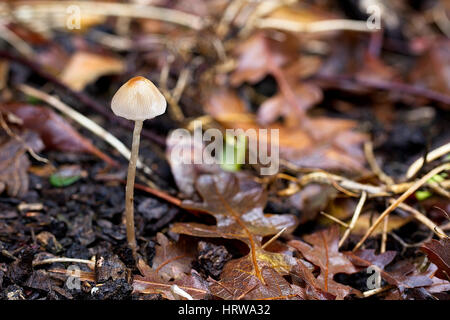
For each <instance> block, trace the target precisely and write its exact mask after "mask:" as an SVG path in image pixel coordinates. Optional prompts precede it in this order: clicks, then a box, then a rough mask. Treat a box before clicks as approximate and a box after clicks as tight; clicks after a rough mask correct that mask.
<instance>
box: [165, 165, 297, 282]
mask: <svg viewBox="0 0 450 320" xmlns="http://www.w3.org/2000/svg"><path fill="white" fill-rule="evenodd" d="M196 188H197V191H198V192H199V194H200V195H201V196H202V198H203V200H204V202H203V203H194V202H191V201H184V202H183V204H182V206H183V207H184V208H186V209H188V210H189V211H198V212H203V213H206V214H209V215H212V216H214V217H215V218H216V225H204V224H200V223H175V224H174V225H173V226H172V229H171V230H172V231H173V232H176V233H181V234H186V235H190V236H197V237H209V238H226V239H237V240H240V241H242V242H244V243H246V244H247V245H248V247H249V248H250V254H249V256H250V261H251V265H252V267H253V272H254V274H255V276H256V277H257V278H258V279H259V280H260V281H262V282H264V280H263V278H262V273H261V266H260V263H261V262H264V263H265V264H266V265H269V266H271V267H272V268H275V269H277V271H279V272H281V271H284V273H287V272H289V269H290V266H289V263H288V262H286V261H285V260H286V259H285V257H284V255H280V254H275V253H273V254H272V253H269V252H267V251H264V250H262V248H261V241H262V238H263V237H264V236H270V235H275V234H277V233H278V232H279V231H280V230H282V229H284V228H287V229H288V230H287V231H286V232H289V231H290V230H292V229H293V228H294V227H295V226H296V219H295V217H294V216H292V215H287V214H286V215H269V214H264V213H263V208H264V205H265V203H266V194H265V193H264V192H263V191H262V190H261V188H260V186H256V187H253V188H251V187H248V188H245V189H244V188H242V189H241V188H240V186H239V182H238V180H237V178H236V176H234V175H232V174H229V173H221V174H217V175H202V176H200V177H199V178H198V180H197V183H196ZM286 258H288V257H286Z"/></svg>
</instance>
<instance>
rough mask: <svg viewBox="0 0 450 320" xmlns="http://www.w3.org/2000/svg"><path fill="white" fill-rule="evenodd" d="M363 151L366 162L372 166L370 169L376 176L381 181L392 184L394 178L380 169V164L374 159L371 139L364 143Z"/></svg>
mask: <svg viewBox="0 0 450 320" xmlns="http://www.w3.org/2000/svg"><path fill="white" fill-rule="evenodd" d="M364 153H365V155H366V159H367V162H368V163H369V166H370V167H371V168H372V171H373V172H374V173H375V174H376V175H377V177H378V178H379V179H380V180H381V181H383V182H384V183H385V184H387V185H393V184H394V180H393V179H392V178H391V177H389V176H388V175H386V174H385V173H384V172H383V170H381V168H380V166H379V165H378V163H377V160H376V159H375V155H374V153H373V144H372V142H371V141H367V142H366V143H364Z"/></svg>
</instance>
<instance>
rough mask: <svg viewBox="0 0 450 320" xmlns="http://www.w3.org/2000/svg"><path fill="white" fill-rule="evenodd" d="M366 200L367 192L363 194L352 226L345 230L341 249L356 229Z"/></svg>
mask: <svg viewBox="0 0 450 320" xmlns="http://www.w3.org/2000/svg"><path fill="white" fill-rule="evenodd" d="M366 199H367V192H365V191H363V192H362V194H361V198H360V199H359V201H358V204H357V205H356V208H355V212H354V213H353V217H352V220H351V221H350V225H349V226H348V228H347V230H345V233H344V235H343V236H342V238H341V240H340V241H339V245H338V246H339V248H340V247H341V246H342V244H343V243H344V242H345V240H347V238H348V236H349V235H350V232H352V230H353V228H354V227H355V224H356V221H358V218H359V215H360V214H361V211H362V208H363V207H364V203H365V202H366Z"/></svg>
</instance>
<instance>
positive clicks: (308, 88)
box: [257, 83, 323, 125]
mask: <svg viewBox="0 0 450 320" xmlns="http://www.w3.org/2000/svg"><path fill="white" fill-rule="evenodd" d="M293 92H294V95H295V101H296V106H297V108H299V109H294V108H291V106H290V103H289V101H287V99H286V97H285V96H284V95H283V94H282V93H278V94H276V95H275V96H273V97H270V98H269V99H267V100H266V101H264V103H262V104H261V106H260V107H259V109H258V114H257V119H258V122H259V123H260V124H262V125H268V124H271V123H273V122H275V121H276V120H277V119H278V118H279V117H281V116H282V117H286V118H288V119H289V118H290V117H291V118H294V119H298V118H299V117H301V115H302V114H303V113H304V112H305V111H306V110H308V109H310V108H311V107H313V106H314V105H315V104H317V103H319V102H320V101H321V100H322V97H323V95H322V90H320V88H319V87H317V86H315V85H313V84H308V83H300V84H297V85H296V86H295V87H294V88H293Z"/></svg>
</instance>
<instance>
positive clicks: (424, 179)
mask: <svg viewBox="0 0 450 320" xmlns="http://www.w3.org/2000/svg"><path fill="white" fill-rule="evenodd" d="M449 169H450V163H445V164H442V165H440V166H439V167H436V168H434V169H433V170H431V171H430V172H428V173H427V174H426V175H424V176H423V177H422V178H421V179H420V180H418V181H416V182H415V183H414V184H413V185H412V186H411V187H410V188H409V189H408V190H406V192H405V193H403V194H402V195H401V196H400V197H399V198H398V199H396V200H395V201H394V203H392V204H391V205H390V206H389V207H388V208H387V209H386V210H384V212H383V213H382V214H381V215H380V216H379V217H378V219H377V220H376V221H375V223H374V224H373V225H372V226H371V227H370V228H369V230H367V232H366V234H365V235H364V236H363V238H362V239H361V240H360V241H359V242H358V244H357V245H356V246H355V248H354V249H353V251H356V250H358V249H359V248H360V247H361V246H362V244H363V243H364V242H365V241H366V240H367V238H368V237H369V236H370V235H371V234H372V232H373V231H374V230H375V229H376V228H377V227H378V225H379V224H380V223H381V221H383V219H384V218H385V217H386V216H387V215H388V214H389V213H391V212H392V211H393V210H394V209H395V208H397V207H398V206H399V205H400V203H402V202H403V201H405V200H406V199H407V198H408V197H409V196H410V195H412V194H413V193H414V192H415V191H416V190H417V189H419V188H420V187H421V186H422V185H423V184H425V183H426V182H427V181H428V180H429V179H430V178H432V177H433V176H435V175H436V174H438V173H440V172H441V171H445V170H449Z"/></svg>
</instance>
